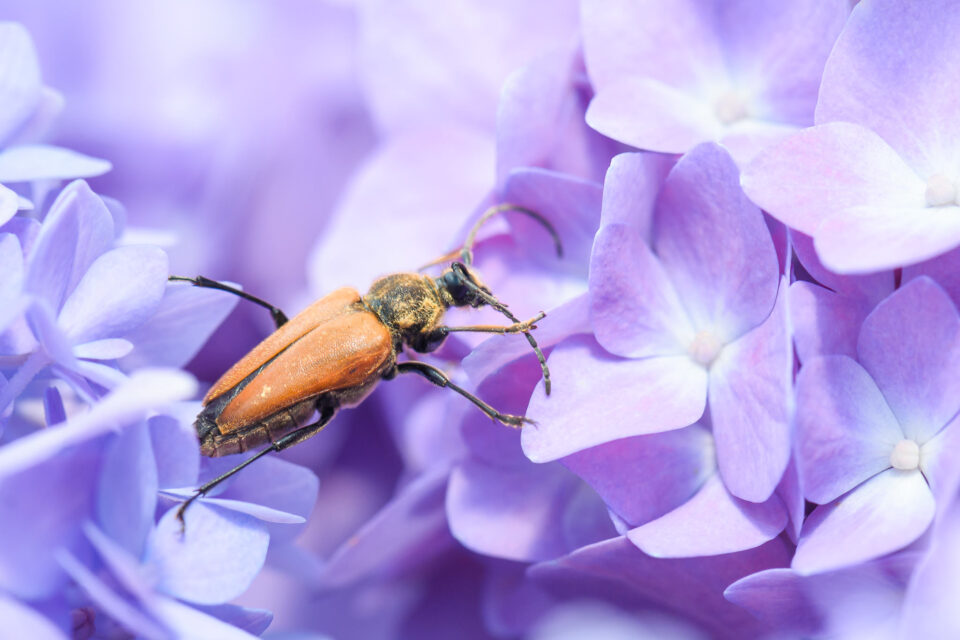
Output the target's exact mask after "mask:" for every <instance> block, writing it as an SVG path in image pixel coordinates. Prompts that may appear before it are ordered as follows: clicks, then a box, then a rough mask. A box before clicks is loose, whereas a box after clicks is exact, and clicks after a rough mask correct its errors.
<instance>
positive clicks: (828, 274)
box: [790, 231, 926, 307]
mask: <svg viewBox="0 0 960 640" xmlns="http://www.w3.org/2000/svg"><path fill="white" fill-rule="evenodd" d="M790 238H791V240H792V241H793V250H794V252H795V253H796V254H797V258H799V259H800V263H801V264H802V265H803V268H804V269H806V270H807V273H809V274H810V275H812V276H813V279H814V280H816V281H817V282H819V283H820V284H822V285H823V286H824V287H828V288H830V289H832V290H833V291H835V292H836V293H839V294H841V295H843V296H845V297H849V298H860V299H863V300H866V301H867V302H869V303H870V305H871V307H872V306H873V305H876V304H877V303H878V302H880V301H881V300H883V299H884V298H886V297H887V296H888V295H890V294H891V293H893V289H894V273H893V271H892V270H891V271H881V272H879V273H871V274H867V275H862V276H842V275H840V274H838V273H834V272H833V271H830V270H829V269H827V268H826V267H825V266H823V263H822V262H820V258H818V257H817V252H816V250H815V249H814V246H813V238H811V237H810V236H806V235H804V234H802V233H800V232H798V231H793V232H791V234H790ZM925 264H926V263H925ZM918 266H919V265H918ZM908 270H909V269H905V270H904V277H903V281H904V282H906V281H907V279H908V278H907V277H906V271H908Z"/></svg>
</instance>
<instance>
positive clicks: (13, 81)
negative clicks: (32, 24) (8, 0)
mask: <svg viewBox="0 0 960 640" xmlns="http://www.w3.org/2000/svg"><path fill="white" fill-rule="evenodd" d="M42 87H43V85H42V83H41V81H40V64H39V62H38V61H37V52H36V50H35V49H34V47H33V42H31V40H30V34H29V33H28V32H27V30H26V29H24V28H23V25H20V24H17V23H16V22H4V23H2V24H0V104H2V105H3V109H2V110H0V147H4V146H6V145H7V143H9V141H10V137H11V136H12V135H14V134H15V133H16V132H17V129H19V128H20V126H21V125H23V124H24V123H25V122H26V121H27V120H28V119H29V118H30V117H31V115H33V112H34V110H35V109H36V108H37V105H38V104H39V102H40V95H41V89H42Z"/></svg>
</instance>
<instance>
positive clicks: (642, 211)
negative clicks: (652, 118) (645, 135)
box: [600, 153, 675, 244]
mask: <svg viewBox="0 0 960 640" xmlns="http://www.w3.org/2000/svg"><path fill="white" fill-rule="evenodd" d="M674 164H675V161H674V158H673V157H672V156H667V155H663V154H659V153H621V154H620V155H618V156H617V157H615V158H614V159H613V160H612V161H611V162H610V168H609V169H608V170H607V176H606V179H605V180H604V188H603V208H602V211H601V214H600V216H601V224H602V226H606V225H608V224H624V225H628V226H631V227H634V228H636V230H637V233H639V234H640V237H641V238H643V240H644V242H646V243H647V244H649V243H650V241H651V239H652V233H651V232H652V228H653V212H654V205H655V204H656V201H657V195H658V194H659V193H660V187H661V186H662V185H663V181H664V180H666V179H667V174H669V173H670V170H671V169H672V168H673V165H674Z"/></svg>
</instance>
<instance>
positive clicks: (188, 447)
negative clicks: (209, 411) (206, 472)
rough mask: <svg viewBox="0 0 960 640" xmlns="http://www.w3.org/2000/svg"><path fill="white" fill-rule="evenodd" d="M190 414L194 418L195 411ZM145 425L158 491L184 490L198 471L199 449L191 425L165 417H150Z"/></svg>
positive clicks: (193, 479)
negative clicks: (147, 431)
mask: <svg viewBox="0 0 960 640" xmlns="http://www.w3.org/2000/svg"><path fill="white" fill-rule="evenodd" d="M198 406H199V405H198ZM191 413H192V414H193V415H196V413H197V412H196V411H192V412H191ZM147 424H148V425H149V426H150V443H151V446H152V447H153V452H154V455H155V457H156V459H157V485H158V486H159V488H160V489H169V488H172V487H186V486H190V485H192V484H193V483H194V482H196V481H197V474H198V473H199V471H200V449H199V445H198V443H197V433H196V431H195V430H194V428H193V425H192V424H191V423H189V422H186V421H183V420H176V419H174V418H172V417H170V416H164V415H159V416H152V417H150V419H149V420H147Z"/></svg>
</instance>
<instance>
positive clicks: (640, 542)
mask: <svg viewBox="0 0 960 640" xmlns="http://www.w3.org/2000/svg"><path fill="white" fill-rule="evenodd" d="M786 524H787V510H786V509H785V508H784V506H783V502H781V501H780V498H779V497H777V496H772V497H771V498H770V499H769V500H767V501H766V502H763V503H760V504H757V503H753V502H747V501H745V500H739V499H737V498H735V497H734V496H732V495H731V494H730V492H729V491H727V489H726V488H725V487H724V486H723V481H722V480H721V479H720V476H719V475H717V474H714V475H713V476H711V478H710V479H709V480H707V482H706V484H704V485H703V487H702V488H701V489H700V491H698V492H697V493H696V495H694V496H693V497H692V498H690V499H689V500H688V501H687V502H685V503H684V504H682V505H680V506H679V507H677V508H676V509H674V510H673V511H671V512H669V513H667V514H666V515H664V516H661V517H660V518H657V519H656V520H654V521H652V522H648V523H646V524H645V525H643V526H641V527H638V528H636V529H633V530H632V531H630V533H628V534H627V537H628V538H629V539H630V542H632V543H633V544H635V545H637V546H638V547H639V548H640V550H641V551H643V552H644V553H646V554H648V555H651V556H653V557H655V558H690V557H697V556H714V555H721V554H724V553H733V552H736V551H743V550H746V549H753V548H754V547H758V546H760V545H762V544H763V543H764V542H767V541H768V540H771V539H773V538H775V537H776V536H778V535H779V534H780V532H781V531H783V528H784V527H785V526H786Z"/></svg>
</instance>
